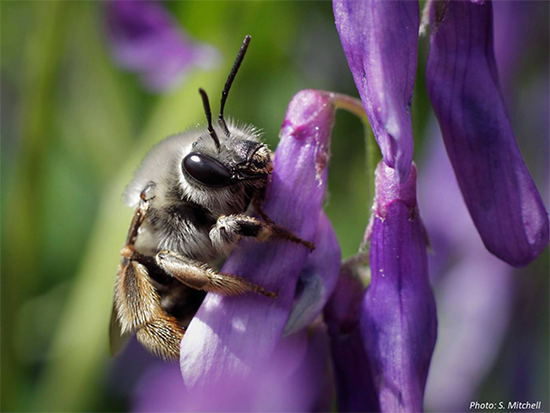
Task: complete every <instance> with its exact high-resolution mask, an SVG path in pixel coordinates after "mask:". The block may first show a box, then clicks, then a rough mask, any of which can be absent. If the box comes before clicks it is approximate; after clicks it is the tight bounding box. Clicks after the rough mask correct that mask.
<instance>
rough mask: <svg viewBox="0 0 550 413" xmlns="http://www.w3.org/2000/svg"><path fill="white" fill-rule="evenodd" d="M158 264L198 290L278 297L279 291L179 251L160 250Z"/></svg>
mask: <svg viewBox="0 0 550 413" xmlns="http://www.w3.org/2000/svg"><path fill="white" fill-rule="evenodd" d="M156 260H157V264H158V265H159V266H160V267H161V268H162V269H164V271H166V272H167V273H169V274H171V275H172V276H173V277H174V278H176V279H177V280H178V281H180V282H181V283H182V284H185V285H187V286H188V287H191V288H194V289H196V290H203V291H207V292H213V293H216V294H221V295H229V296H233V295H242V294H245V293H247V292H254V293H257V294H262V295H265V296H266V297H269V298H275V297H277V293H274V292H271V291H266V290H265V289H263V288H262V287H260V286H259V285H256V284H253V283H251V282H250V281H247V280H245V279H244V278H241V277H238V276H236V275H230V274H223V273H220V272H218V271H215V270H214V269H212V268H209V267H208V266H207V265H205V264H202V263H200V262H197V261H193V260H190V259H188V258H186V257H184V256H183V255H181V254H178V253H177V252H172V251H160V252H159V253H158V254H157V256H156Z"/></svg>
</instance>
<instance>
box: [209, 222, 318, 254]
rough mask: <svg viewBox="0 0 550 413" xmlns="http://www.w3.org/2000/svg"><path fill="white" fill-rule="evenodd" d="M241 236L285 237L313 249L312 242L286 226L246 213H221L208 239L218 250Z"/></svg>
mask: <svg viewBox="0 0 550 413" xmlns="http://www.w3.org/2000/svg"><path fill="white" fill-rule="evenodd" d="M266 217H267V216H266ZM241 237H251V238H254V239H255V240H257V241H267V240H269V239H274V238H279V239H286V240H288V241H291V242H295V243H297V244H302V245H305V246H306V247H307V248H309V249H310V250H311V251H313V250H314V249H315V245H314V244H313V242H310V241H304V240H303V239H301V238H299V237H298V236H296V235H294V234H293V233H292V232H290V231H289V230H287V229H286V228H283V227H281V226H279V225H277V224H275V223H274V222H273V221H271V220H270V219H269V218H267V222H262V221H260V220H259V219H257V218H254V217H249V216H247V215H241V214H234V215H227V216H226V215H222V216H220V217H219V218H218V220H217V222H216V225H214V226H213V227H212V229H211V230H210V240H211V241H212V244H213V245H214V246H215V247H216V248H217V249H218V250H220V251H224V250H225V249H226V248H227V246H228V245H234V244H236V243H237V242H238V241H239V239H241Z"/></svg>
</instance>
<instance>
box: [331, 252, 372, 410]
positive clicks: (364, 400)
mask: <svg viewBox="0 0 550 413" xmlns="http://www.w3.org/2000/svg"><path fill="white" fill-rule="evenodd" d="M357 268H358V267H357V266H356V265H355V263H354V262H353V261H348V262H347V263H346V264H344V265H343V266H342V268H341V269H340V275H339V277H338V283H337V284H336V289H335V290H334V294H333V295H332V297H331V299H330V301H329V302H328V303H327V306H326V307H325V311H324V315H325V321H326V323H327V326H328V331H329V335H330V343H331V354H332V363H333V366H334V376H335V377H334V378H335V380H336V395H337V402H338V411H340V412H377V411H379V410H380V406H379V403H378V394H377V392H376V389H375V388H374V382H373V379H372V375H371V371H370V363H369V359H368V357H367V354H366V353H365V348H364V347H363V340H362V339H361V332H360V329H359V313H360V308H361V299H362V298H363V293H364V287H363V285H362V282H361V280H360V279H359V277H358V275H357V274H356V271H357Z"/></svg>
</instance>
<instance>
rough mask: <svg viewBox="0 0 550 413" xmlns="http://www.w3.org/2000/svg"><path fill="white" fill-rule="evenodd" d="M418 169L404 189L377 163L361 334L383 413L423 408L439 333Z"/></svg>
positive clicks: (413, 170) (417, 410) (391, 174)
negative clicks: (418, 197)
mask: <svg viewBox="0 0 550 413" xmlns="http://www.w3.org/2000/svg"><path fill="white" fill-rule="evenodd" d="M415 186H416V169H415V168H414V167H413V169H412V170H411V176H410V178H409V180H408V181H407V183H406V185H405V186H404V187H399V186H396V177H395V172H394V170H392V169H390V168H388V167H387V166H386V165H385V164H384V163H382V162H381V163H380V164H379V165H378V168H377V170H376V193H377V195H376V201H375V206H374V214H375V217H374V222H373V227H372V234H371V238H370V243H371V244H370V266H371V273H372V281H371V284H370V286H369V288H368V290H367V293H366V295H365V298H364V299H363V303H362V312H361V332H362V336H363V340H364V342H365V349H366V351H367V354H368V356H369V360H370V362H371V370H372V374H373V377H374V382H375V386H376V388H377V390H378V395H379V401H380V408H381V411H383V412H402V411H413V412H419V411H422V410H423V395H424V388H425V385H426V378H427V375H428V369H429V366H430V359H431V356H432V352H433V349H434V346H435V339H436V335H437V317H436V310H435V300H434V296H433V293H432V290H431V287H430V283H429V280H428V267H427V257H426V239H425V233H424V230H423V227H422V223H421V220H420V217H419V215H418V211H417V208H416V194H415Z"/></svg>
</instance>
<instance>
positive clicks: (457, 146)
mask: <svg viewBox="0 0 550 413" xmlns="http://www.w3.org/2000/svg"><path fill="white" fill-rule="evenodd" d="M434 3H437V2H434ZM434 3H432V4H434ZM431 24H432V36H431V47H430V55H429V59H428V67H427V72H426V82H427V89H428V94H429V96H430V99H431V101H432V105H433V107H434V111H435V114H436V116H437V118H438V120H439V125H440V127H441V131H442V134H443V138H444V140H445V145H446V148H447V153H448V155H449V158H450V160H451V163H452V164H453V168H454V171H455V174H456V177H457V180H458V183H459V185H460V188H461V191H462V195H463V197H464V200H465V202H466V205H467V206H468V209H469V211H470V214H471V216H472V219H473V221H474V223H475V225H476V227H477V229H478V231H479V233H480V235H481V238H482V240H483V242H484V244H485V246H486V248H487V249H488V250H489V251H490V252H492V253H493V254H494V255H496V256H497V257H499V258H500V259H502V260H503V261H505V262H507V263H509V264H510V265H513V266H517V267H521V266H525V265H527V264H529V263H530V262H531V261H532V260H533V259H535V258H536V257H537V256H538V255H539V254H540V252H541V251H542V250H543V249H544V248H545V247H546V245H547V244H548V232H549V230H548V214H547V212H546V210H545V208H544V205H543V203H542V200H541V198H540V195H539V193H538V191H537V188H536V187H535V184H534V182H533V179H532V178H531V175H530V174H529V171H528V170H527V167H526V166H525V163H524V162H523V159H522V157H521V154H520V152H519V148H518V146H517V143H516V141H515V138H514V134H513V132H512V129H511V126H510V121H509V120H508V116H507V114H506V108H505V106H504V102H503V99H502V95H501V91H500V85H499V81H498V73H497V69H496V64H495V57H494V52H493V26H492V3H491V2H490V1H486V2H483V4H473V3H471V2H468V1H448V2H447V7H446V9H445V12H444V16H441V15H438V16H436V13H435V8H433V7H432V12H431ZM436 27H437V29H436Z"/></svg>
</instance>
